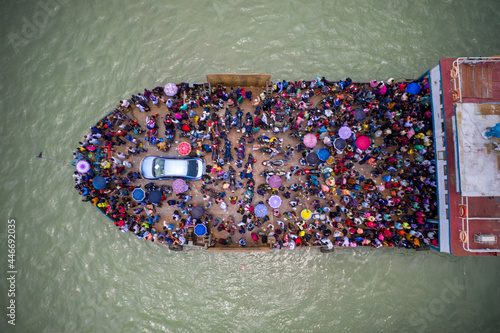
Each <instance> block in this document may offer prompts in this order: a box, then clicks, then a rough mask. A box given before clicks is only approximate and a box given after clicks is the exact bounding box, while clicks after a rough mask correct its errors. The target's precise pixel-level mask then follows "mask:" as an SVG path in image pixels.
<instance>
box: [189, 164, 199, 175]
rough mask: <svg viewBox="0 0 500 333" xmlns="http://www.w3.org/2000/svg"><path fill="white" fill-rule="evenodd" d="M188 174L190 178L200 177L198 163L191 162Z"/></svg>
mask: <svg viewBox="0 0 500 333" xmlns="http://www.w3.org/2000/svg"><path fill="white" fill-rule="evenodd" d="M187 174H188V176H190V177H196V176H197V175H198V163H197V162H196V161H189V163H188V173H187Z"/></svg>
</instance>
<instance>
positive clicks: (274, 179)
mask: <svg viewBox="0 0 500 333" xmlns="http://www.w3.org/2000/svg"><path fill="white" fill-rule="evenodd" d="M267 183H268V184H269V186H271V187H272V188H278V187H280V186H281V178H280V176H278V175H274V176H271V177H269V179H268V180H267Z"/></svg>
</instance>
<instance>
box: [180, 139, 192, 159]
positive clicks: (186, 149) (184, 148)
mask: <svg viewBox="0 0 500 333" xmlns="http://www.w3.org/2000/svg"><path fill="white" fill-rule="evenodd" d="M177 150H178V151H179V154H181V155H183V156H186V155H187V154H189V153H190V152H191V145H190V144H189V143H187V142H181V143H179V148H178V149H177Z"/></svg>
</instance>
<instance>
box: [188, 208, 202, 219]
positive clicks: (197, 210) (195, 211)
mask: <svg viewBox="0 0 500 333" xmlns="http://www.w3.org/2000/svg"><path fill="white" fill-rule="evenodd" d="M191 215H192V216H193V217H194V218H195V219H201V218H202V217H203V215H205V209H204V208H203V207H202V206H194V207H193V209H192V210H191Z"/></svg>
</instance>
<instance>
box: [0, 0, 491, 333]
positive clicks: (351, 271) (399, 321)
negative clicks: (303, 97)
mask: <svg viewBox="0 0 500 333" xmlns="http://www.w3.org/2000/svg"><path fill="white" fill-rule="evenodd" d="M0 8H1V9H2V10H1V11H0V15H1V18H2V19H1V20H0V26H1V32H2V34H1V37H2V43H1V44H0V61H1V66H2V69H1V73H2V78H3V79H2V80H1V81H0V92H1V93H0V97H1V116H2V117H1V121H0V133H1V139H2V143H1V148H0V149H1V150H0V152H1V160H0V164H1V169H0V172H1V174H0V179H1V191H0V196H1V200H0V207H1V213H2V216H1V218H2V220H3V221H4V223H2V226H3V227H2V229H1V231H0V235H1V238H0V246H1V253H2V254H4V255H3V257H2V258H1V259H0V262H1V265H0V267H1V270H2V272H1V274H0V276H1V277H2V279H1V280H0V286H1V290H0V303H1V304H0V305H1V306H0V308H1V309H3V310H2V317H1V320H0V332H195V331H197V332H205V331H211V332H272V331H273V332H278V331H300V332H334V331H347V330H349V331H352V332H373V331H375V332H379V331H386V332H394V331H398V332H419V331H421V332H451V331H453V332H464V331H467V332H478V331H482V332H494V331H498V324H499V323H500V308H499V299H500V288H499V287H498V285H499V282H500V261H499V260H498V258H459V257H453V256H451V255H445V254H440V253H438V252H435V251H429V252H414V251H405V250H394V249H386V250H370V249H349V250H343V251H336V252H335V253H331V254H327V255H325V254H320V253H319V252H318V251H308V250H297V251H280V252H277V251H275V252H269V253H233V254H232V253H206V252H196V251H184V252H181V253H172V252H169V251H168V250H167V249H166V248H164V247H162V246H158V245H155V244H151V243H146V242H144V241H140V240H137V239H135V238H132V237H131V235H130V234H122V233H120V232H118V231H117V230H116V228H114V227H112V226H111V225H110V223H109V221H108V220H107V219H105V218H104V217H103V216H102V215H101V214H100V213H99V212H98V211H97V210H95V209H92V208H91V207H90V206H89V205H88V204H83V203H82V202H81V198H80V197H79V196H78V194H77V192H76V191H75V190H74V189H73V179H72V178H71V175H72V172H73V168H72V167H69V166H68V165H66V164H64V163H61V162H56V161H49V160H42V159H37V158H35V156H36V155H37V154H38V153H39V152H40V151H43V153H44V156H45V157H49V158H53V159H59V160H70V159H71V157H72V151H73V149H74V147H76V145H77V143H78V141H79V140H81V138H82V137H83V135H84V134H86V133H87V132H88V130H89V126H91V125H92V124H93V123H94V122H95V121H96V120H98V119H99V118H100V117H102V116H103V115H105V114H106V113H107V112H109V111H110V110H111V109H112V107H113V106H114V105H115V104H116V103H117V102H118V101H119V100H120V99H122V98H124V97H129V96H130V95H131V94H132V93H135V92H139V91H142V89H143V88H145V87H149V88H152V87H155V86H156V85H163V84H165V83H167V82H170V81H171V82H178V81H188V82H201V81H203V80H204V79H205V74H206V73H219V72H226V73H228V72H233V73H239V72H241V73H269V74H272V77H273V78H274V79H287V80H289V79H294V80H295V79H311V78H315V77H316V76H318V75H319V76H323V75H324V76H326V77H327V78H328V79H331V80H339V79H345V78H346V77H347V76H350V77H351V78H352V79H353V80H354V81H361V80H370V79H388V78H389V77H394V78H396V79H397V78H402V77H406V78H415V77H418V76H419V75H420V74H422V73H424V72H425V71H427V70H428V69H430V68H432V67H434V66H435V65H436V64H437V63H438V60H439V59H440V58H444V57H455V56H486V55H495V54H500V39H499V38H498V36H499V33H500V19H499V18H500V16H499V14H500V2H498V1H497V0H481V1H479V0H476V1H458V0H448V1H445V0H439V1H438V0H422V1H395V0H388V1H370V0H363V1H356V0H353V1H348V2H345V1H333V0H332V1H326V0H324V1H317V0H289V1H261V0H256V1H241V0H236V1H221V0H212V1H182V2H181V1H160V0H155V1H145V0H120V1H118V0H109V1H96V0H88V1H69V0H42V1H40V2H37V1H9V2H8V3H7V1H3V2H2V4H1V7H0ZM9 219H14V220H15V226H16V227H15V230H16V261H15V270H16V271H17V273H16V274H15V277H16V281H15V289H16V290H15V293H16V296H15V302H16V303H15V304H16V309H15V314H16V322H15V323H16V326H12V325H10V324H8V322H7V320H8V319H9V318H8V317H7V316H6V314H7V312H8V310H7V309H6V307H7V306H8V305H9V302H10V300H11V299H13V298H12V297H10V296H9V295H8V290H7V289H8V288H9V286H10V284H8V281H7V279H6V277H7V271H8V270H9V267H8V266H7V264H8V262H7V260H8V258H7V221H8V220H9Z"/></svg>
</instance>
